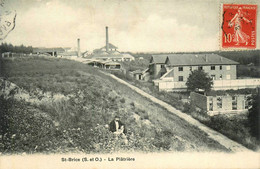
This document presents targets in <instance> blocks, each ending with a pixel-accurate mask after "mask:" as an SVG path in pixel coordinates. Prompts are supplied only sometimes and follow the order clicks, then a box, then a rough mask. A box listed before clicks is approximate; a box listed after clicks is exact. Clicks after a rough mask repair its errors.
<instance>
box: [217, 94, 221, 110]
mask: <svg viewBox="0 0 260 169" xmlns="http://www.w3.org/2000/svg"><path fill="white" fill-rule="evenodd" d="M217 106H218V108H220V109H221V108H222V97H220V96H219V97H217Z"/></svg>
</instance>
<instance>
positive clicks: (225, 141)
mask: <svg viewBox="0 0 260 169" xmlns="http://www.w3.org/2000/svg"><path fill="white" fill-rule="evenodd" d="M100 72H102V71H100ZM102 73H104V74H106V75H107V76H110V77H112V78H113V79H115V80H117V81H118V82H120V83H122V84H124V85H126V86H128V87H129V88H131V89H132V90H134V91H135V92H137V93H138V94H140V95H142V96H144V97H146V98H147V99H149V100H151V101H152V102H154V103H156V104H159V105H160V106H162V107H163V108H165V109H166V110H168V111H169V112H171V113H172V114H174V115H176V116H178V117H179V118H181V119H183V120H185V121H187V122H188V123H189V124H191V125H193V126H196V127H197V128H199V129H200V130H202V131H203V132H205V133H206V134H207V135H208V136H207V137H209V138H210V139H212V140H214V141H216V142H218V143H219V144H221V145H223V146H224V147H225V148H227V149H229V150H231V151H233V152H244V151H251V150H249V149H247V148H245V147H244V146H242V145H240V144H238V143H237V142H235V141H233V140H230V139H229V138H227V137H226V136H224V135H222V134H220V133H218V132H216V131H214V130H212V129H211V128H209V127H207V126H205V125H204V124H202V123H200V122H199V121H197V120H195V119H193V118H192V117H191V116H189V115H187V114H185V113H182V112H181V111H179V110H176V109H175V108H174V107H172V106H171V105H169V104H167V103H165V102H163V101H161V100H159V99H157V98H155V97H153V96H151V95H149V94H147V93H146V92H144V91H142V90H141V89H139V88H137V87H135V86H133V85H131V84H129V83H127V82H125V81H124V80H122V79H120V78H118V77H116V76H114V75H112V74H108V73H105V72H102Z"/></svg>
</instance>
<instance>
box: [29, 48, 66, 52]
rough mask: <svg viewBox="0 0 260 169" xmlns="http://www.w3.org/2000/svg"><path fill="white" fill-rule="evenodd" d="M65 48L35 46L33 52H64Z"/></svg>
mask: <svg viewBox="0 0 260 169" xmlns="http://www.w3.org/2000/svg"><path fill="white" fill-rule="evenodd" d="M64 51H65V50H64V49H63V48H33V53H47V52H64Z"/></svg>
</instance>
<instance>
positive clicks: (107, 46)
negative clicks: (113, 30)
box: [106, 26, 109, 52]
mask: <svg viewBox="0 0 260 169" xmlns="http://www.w3.org/2000/svg"><path fill="white" fill-rule="evenodd" d="M108 49H109V42H108V27H107V26H106V52H108Z"/></svg>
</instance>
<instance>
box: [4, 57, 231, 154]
mask: <svg viewBox="0 0 260 169" xmlns="http://www.w3.org/2000/svg"><path fill="white" fill-rule="evenodd" d="M0 68H1V72H0V77H1V79H5V80H1V83H0V85H1V86H0V93H2V94H1V97H0V102H1V104H0V115H1V117H0V119H1V121H0V125H1V127H0V134H1V135H0V140H1V141H0V152H2V153H23V152H26V153H36V152H48V153H49V152H68V151H69V152H79V151H80V152H86V153H90V152H99V153H108V152H117V151H124V152H132V151H142V152H154V151H228V150H226V149H225V148H224V147H223V146H221V145H220V144H219V143H217V142H215V141H213V140H211V139H210V138H208V136H207V134H205V133H203V132H201V131H200V130H199V129H197V128H195V127H194V126H191V125H189V124H188V123H186V122H185V121H183V120H181V119H180V118H178V117H176V116H175V115H172V114H170V113H169V112H167V111H166V110H164V109H162V108H160V107H159V106H158V105H154V104H152V103H151V102H150V101H149V100H146V99H145V98H143V97H142V96H140V95H138V94H137V93H135V92H133V91H132V90H131V89H129V88H128V87H126V86H124V85H122V84H119V83H118V82H116V81H115V80H113V79H112V78H109V77H108V76H106V75H104V74H102V73H100V72H99V71H98V69H93V68H92V67H88V66H87V65H84V64H82V63H78V62H74V61H70V60H65V59H55V58H37V57H32V58H15V59H2V60H0ZM9 82H12V83H15V84H16V85H18V86H15V85H14V84H10V83H9ZM11 87H12V88H11ZM115 115H119V116H121V119H122V121H123V122H124V123H125V124H126V128H127V131H128V133H127V138H128V141H129V143H128V144H124V142H123V140H121V139H116V138H115V136H114V135H113V134H112V133H111V132H109V130H108V128H107V124H109V122H110V121H111V120H112V119H113V117H114V116H115Z"/></svg>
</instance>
